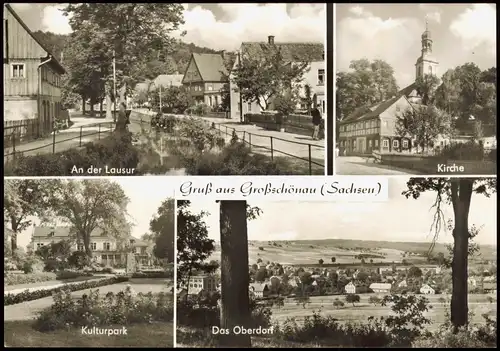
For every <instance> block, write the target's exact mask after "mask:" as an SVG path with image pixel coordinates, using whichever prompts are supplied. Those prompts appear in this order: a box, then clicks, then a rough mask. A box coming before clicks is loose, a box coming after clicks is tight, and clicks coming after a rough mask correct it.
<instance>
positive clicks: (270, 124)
mask: <svg viewBox="0 0 500 351" xmlns="http://www.w3.org/2000/svg"><path fill="white" fill-rule="evenodd" d="M325 13H326V11H325V4H314V3H302V4H300V3H297V4H296V3H290V4H286V3H259V4H256V3H236V4H224V3H212V4H202V3H200V4H197V3H190V4H180V3H127V4H121V3H116V4H115V3H78V4H54V3H52V4H39V3H12V4H10V5H5V6H4V21H3V25H4V28H3V39H4V73H5V74H4V168H5V174H6V175H9V176H116V175H120V176H140V175H181V176H182V175H268V174H269V175H324V173H325V137H324V135H325V130H324V128H325V123H324V121H325V113H326V99H325V81H326V72H325V47H326V16H325Z"/></svg>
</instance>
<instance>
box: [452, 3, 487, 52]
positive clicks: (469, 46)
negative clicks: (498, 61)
mask: <svg viewBox="0 0 500 351" xmlns="http://www.w3.org/2000/svg"><path fill="white" fill-rule="evenodd" d="M450 31H451V33H452V34H453V35H455V36H456V37H458V38H460V39H461V41H462V45H463V46H464V49H465V50H473V49H475V48H477V47H479V46H482V45H484V46H487V47H488V48H489V49H490V50H489V52H490V53H491V54H492V55H496V33H497V30H496V7H495V6H494V5H491V4H472V5H471V7H469V8H467V9H466V10H465V11H464V12H462V13H461V14H459V15H458V17H457V18H456V19H455V20H454V21H452V23H451V24H450Z"/></svg>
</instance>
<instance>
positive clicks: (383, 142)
mask: <svg viewBox="0 0 500 351" xmlns="http://www.w3.org/2000/svg"><path fill="white" fill-rule="evenodd" d="M382 146H383V147H389V140H387V139H384V140H383V141H382Z"/></svg>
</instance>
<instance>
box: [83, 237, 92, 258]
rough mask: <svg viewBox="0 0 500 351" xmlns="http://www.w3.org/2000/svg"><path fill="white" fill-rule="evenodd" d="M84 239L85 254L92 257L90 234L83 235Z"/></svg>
mask: <svg viewBox="0 0 500 351" xmlns="http://www.w3.org/2000/svg"><path fill="white" fill-rule="evenodd" d="M82 238H83V246H84V248H85V253H86V254H87V256H88V257H92V249H91V247H90V234H88V235H86V234H85V233H84V234H83V235H82Z"/></svg>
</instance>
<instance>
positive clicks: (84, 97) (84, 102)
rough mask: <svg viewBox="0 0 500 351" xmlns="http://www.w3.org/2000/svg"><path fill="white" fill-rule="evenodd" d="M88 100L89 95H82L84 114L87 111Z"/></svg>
mask: <svg viewBox="0 0 500 351" xmlns="http://www.w3.org/2000/svg"><path fill="white" fill-rule="evenodd" d="M86 100H87V97H86V96H85V95H82V114H85V112H87V106H86V105H87V103H86Z"/></svg>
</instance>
